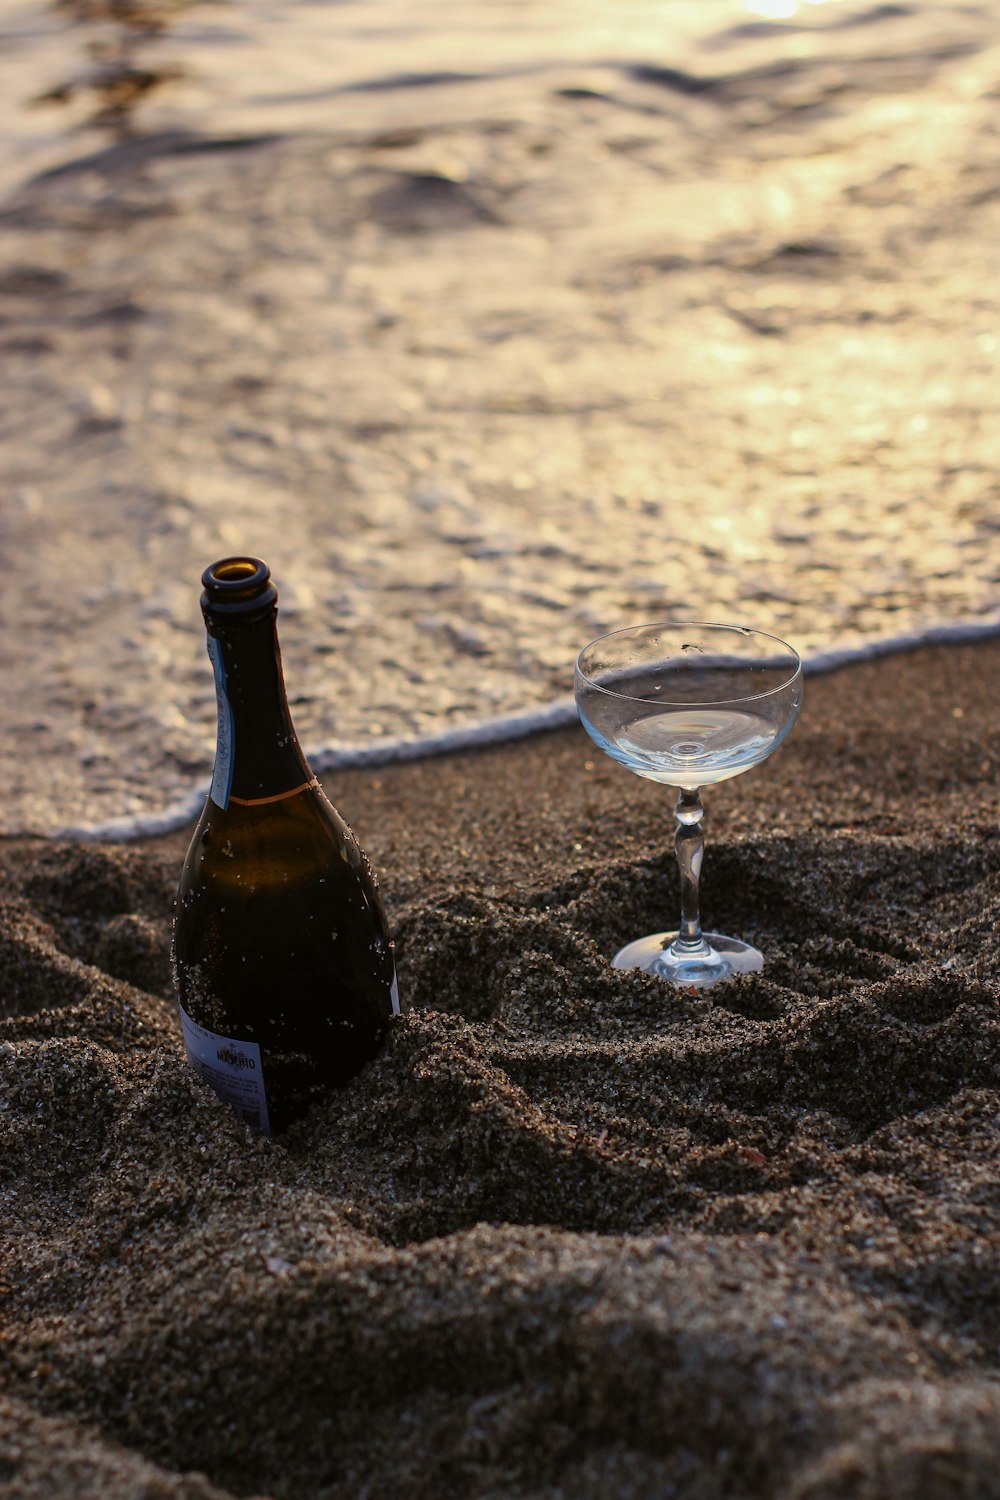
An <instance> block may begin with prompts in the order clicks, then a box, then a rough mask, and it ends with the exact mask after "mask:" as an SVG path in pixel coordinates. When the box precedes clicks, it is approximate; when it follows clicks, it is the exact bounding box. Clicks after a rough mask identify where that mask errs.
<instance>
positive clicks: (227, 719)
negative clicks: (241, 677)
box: [208, 635, 233, 812]
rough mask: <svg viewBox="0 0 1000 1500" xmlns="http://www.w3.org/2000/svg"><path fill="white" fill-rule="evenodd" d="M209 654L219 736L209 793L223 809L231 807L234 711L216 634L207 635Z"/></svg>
mask: <svg viewBox="0 0 1000 1500" xmlns="http://www.w3.org/2000/svg"><path fill="white" fill-rule="evenodd" d="M208 654H209V656H210V657H211V658H212V666H213V667H214V668H215V697H216V701H217V703H218V706H219V737H218V741H217V743H216V750H215V770H214V772H213V773H212V787H211V791H210V792H209V796H210V797H211V799H212V801H213V802H214V803H216V805H217V806H218V807H221V808H222V810H223V812H224V811H225V810H226V808H227V807H228V806H229V793H230V791H231V790H232V785H233V711H232V709H231V708H230V706H229V695H228V693H227V692H226V668H225V664H224V662H223V660H222V647H221V646H220V644H219V642H218V641H217V640H216V639H215V636H214V635H210V636H209V638H208Z"/></svg>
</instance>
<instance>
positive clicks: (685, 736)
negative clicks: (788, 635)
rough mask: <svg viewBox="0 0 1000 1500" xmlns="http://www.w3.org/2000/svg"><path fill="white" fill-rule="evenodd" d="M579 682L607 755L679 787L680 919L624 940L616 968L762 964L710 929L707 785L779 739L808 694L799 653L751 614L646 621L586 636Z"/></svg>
mask: <svg viewBox="0 0 1000 1500" xmlns="http://www.w3.org/2000/svg"><path fill="white" fill-rule="evenodd" d="M575 691H576V706H577V709H578V710H579V714H580V718H581V720H582V722H583V727H584V728H585V729H586V731H587V733H588V734H589V735H590V737H591V739H593V740H594V742H595V743H596V744H598V745H599V746H600V747H601V749H602V750H603V751H604V752H605V753H606V754H607V755H610V756H611V758H612V759H613V760H616V761H618V762H619V763H620V764H621V765H623V766H627V767H628V769H629V770H630V771H634V772H635V773H636V775H637V776H644V777H646V778H647V779H648V780H649V781H659V782H662V783H663V784H664V785H666V786H673V787H677V788H678V792H677V833H676V837H675V848H676V851H677V865H678V868H679V870H680V880H681V922H680V928H679V929H678V930H677V931H676V932H658V933H655V934H653V935H652V936H650V937H643V938H637V939H636V940H635V941H634V942H631V943H628V944H626V946H625V947H624V948H622V949H621V951H620V952H619V953H616V954H615V956H614V958H613V959H612V960H611V962H612V964H613V965H614V967H615V968H616V969H633V968H639V969H645V970H647V972H648V973H650V974H656V975H658V977H659V978H661V979H666V980H669V981H670V982H671V983H672V984H683V985H698V986H707V985H712V984H718V983H719V981H720V980H723V979H728V978H730V976H731V975H733V974H736V973H751V972H753V971H754V970H756V969H761V968H763V966H764V958H763V955H762V954H761V953H760V952H759V951H758V950H757V949H756V948H752V947H751V946H750V944H749V943H744V942H741V941H740V939H739V938H731V937H723V936H721V935H720V934H719V933H717V932H702V930H701V919H700V916H699V911H698V883H699V877H700V875H701V862H702V855H703V853H704V847H705V838H704V834H703V832H702V827H701V819H702V814H703V811H704V809H703V807H702V803H701V795H700V790H701V788H702V787H703V786H710V785H712V784H713V783H714V782H717V781H728V780H729V778H730V777H731V776H738V775H739V774H740V772H741V771H748V770H749V769H750V767H751V766H755V765H757V763H758V762H759V761H762V760H764V759H765V758H766V757H767V756H768V755H770V754H771V752H772V751H773V750H776V749H777V747H778V746H779V745H780V744H781V742H782V740H783V739H784V738H785V736H786V735H787V734H788V732H789V730H790V729H791V727H792V725H793V724H794V723H795V719H796V717H797V715H798V712H799V708H800V707H801V704H802V662H801V661H800V659H799V656H798V653H797V652H796V651H794V650H793V649H792V647H791V646H788V645H786V644H785V642H784V641H779V640H778V638H777V637H776V636H773V635H767V634H765V632H764V631H762V630H749V629H747V628H746V627H745V626H742V625H710V624H702V623H691V624H679V625H677V624H655V625H637V626H634V627H633V628H631V629H629V630H616V631H615V632H614V633H613V634H612V635H606V636H602V637H601V638H600V640H596V641H592V642H591V643H590V645H589V646H585V647H584V649H583V650H582V651H581V652H580V655H579V656H578V657H577V661H576V676H575Z"/></svg>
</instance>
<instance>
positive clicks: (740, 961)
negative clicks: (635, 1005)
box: [611, 932, 764, 989]
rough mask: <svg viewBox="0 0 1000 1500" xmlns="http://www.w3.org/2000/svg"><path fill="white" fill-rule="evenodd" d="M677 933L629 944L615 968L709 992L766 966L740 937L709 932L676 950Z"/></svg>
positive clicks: (760, 956) (656, 934)
mask: <svg viewBox="0 0 1000 1500" xmlns="http://www.w3.org/2000/svg"><path fill="white" fill-rule="evenodd" d="M677 936H678V934H677V933H676V932H657V933H654V934H653V935H652V936H650V937H644V938H636V940H635V942H634V943H626V945H625V947H624V948H622V949H621V950H620V952H618V953H616V954H615V956H614V958H613V959H612V960H611V967H612V968H613V969H645V971H646V973H647V974H655V975H656V977H657V979H665V980H666V981H667V982H668V984H688V985H696V986H697V987H698V988H699V989H707V988H708V986H709V985H712V984H721V983H722V982H723V980H726V979H731V978H732V976H733V975H734V974H756V973H757V972H758V971H759V970H760V969H762V968H763V967H764V955H763V953H761V952H760V951H759V949H757V948H752V947H751V946H750V944H749V943H743V942H741V941H740V939H739V938H731V937H723V936H722V935H721V933H718V932H706V933H704V934H703V935H702V942H701V944H700V945H699V946H696V947H693V948H686V949H685V948H682V947H680V946H678V947H676V948H675V947H674V944H675V942H676V939H677Z"/></svg>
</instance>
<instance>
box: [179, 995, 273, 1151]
mask: <svg viewBox="0 0 1000 1500" xmlns="http://www.w3.org/2000/svg"><path fill="white" fill-rule="evenodd" d="M180 1011H181V1026H182V1027H183V1030H184V1048H185V1050H186V1052H187V1060H188V1062H189V1063H190V1064H191V1066H192V1068H194V1070H195V1072H196V1073H197V1074H199V1076H200V1077H202V1078H204V1080H205V1082H206V1083H207V1084H209V1085H210V1086H211V1087H212V1088H213V1089H214V1090H215V1092H216V1093H217V1094H218V1096H219V1098H220V1099H222V1100H223V1101H224V1102H225V1103H226V1104H231V1105H232V1107H233V1109H235V1111H236V1113H237V1114H238V1115H239V1116H240V1118H241V1119H242V1120H245V1121H246V1123H247V1124H248V1125H250V1126H252V1127H253V1129H254V1130H259V1131H261V1132H262V1133H263V1134H264V1135H270V1134H271V1122H270V1120H269V1119H268V1114H267V1095H266V1094H265V1093H264V1071H263V1069H262V1067H261V1063H260V1048H259V1047H258V1045H257V1043H256V1042H240V1041H237V1040H236V1038H235V1037H231V1036H217V1035H216V1034H215V1032H214V1031H209V1030H208V1029H207V1027H205V1026H199V1025H198V1024H197V1022H195V1021H192V1019H191V1017H190V1016H189V1015H188V1014H187V1012H186V1011H185V1009H184V1007H183V1005H182V1006H181V1007H180Z"/></svg>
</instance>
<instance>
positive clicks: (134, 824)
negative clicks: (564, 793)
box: [4, 620, 1000, 843]
mask: <svg viewBox="0 0 1000 1500" xmlns="http://www.w3.org/2000/svg"><path fill="white" fill-rule="evenodd" d="M997 637H1000V620H998V621H981V622H980V621H952V622H948V623H944V624H940V625H933V626H928V627H927V628H926V629H924V630H921V631H912V632H907V633H904V634H902V635H898V636H886V637H883V638H881V639H875V640H871V641H866V642H864V643H862V644H860V645H857V646H849V647H830V648H829V649H827V650H824V651H820V652H817V653H815V654H813V655H811V656H808V657H806V658H805V659H804V662H803V670H804V673H805V676H806V678H807V679H812V678H815V677H819V676H822V675H825V674H827V673H830V672H838V671H841V670H843V669H844V668H848V667H851V666H856V665H860V664H862V663H865V662H871V661H878V660H881V659H882V658H884V657H886V656H895V655H899V654H905V653H909V652H914V651H920V650H923V649H925V648H930V647H940V646H963V645H972V644H975V643H978V642H988V641H991V640H994V639H996V638H997ZM576 723H577V713H576V707H575V704H574V701H573V698H572V697H571V696H567V697H564V698H558V699H556V700H554V701H553V702H550V703H548V704H545V705H542V706H541V707H538V708H529V709H523V710H519V711H517V712H515V713H511V714H501V715H498V716H497V717H495V718H488V719H480V720H476V721H473V722H472V723H470V724H466V725H462V726H460V727H459V728H456V729H452V730H443V731H441V732H439V733H432V734H429V735H425V736H421V737H419V738H416V739H410V740H393V739H381V740H373V741H372V742H371V743H369V744H360V745H348V746H337V745H326V746H320V747H319V748H318V749H316V750H313V751H307V752H306V758H307V760H308V761H309V764H310V765H311V766H312V767H313V769H314V770H315V772H316V773H317V775H319V776H320V777H321V778H322V777H323V776H324V775H329V774H333V773H339V772H341V771H349V770H357V769H364V768H382V767H387V766H393V765H402V764H406V763H407V762H410V761H415V760H426V759H435V758H437V757H438V756H446V755H460V754H463V753H464V752H466V751H469V750H477V749H482V748H485V747H487V746H494V745H506V744H516V743H517V742H518V741H520V740H523V739H526V738H529V737H534V736H536V735H544V734H548V733H551V732H552V731H554V730H558V729H564V728H567V727H569V726H571V725H574V724H576ZM210 778H211V772H210V771H208V772H207V774H206V777H205V780H204V782H202V783H200V784H199V785H198V786H197V787H192V789H191V791H190V793H189V795H188V796H187V797H186V798H185V799H184V800H183V801H182V802H181V803H180V804H175V805H173V806H171V807H167V808H165V809H163V810H162V811H161V812H158V813H150V814H140V815H136V816H133V817H121V818H111V819H107V820H105V821H103V822H100V823H96V824H87V823H70V824H64V825H61V826H59V827H57V828H55V829H53V830H48V831H46V830H41V831H37V830H31V831H28V832H24V833H18V832H14V833H10V834H7V835H4V836H5V837H8V838H45V839H53V840H58V841H66V840H69V841H78V842H95V843H105V842H107V843H131V842H135V841H137V840H141V839H147V838H156V837H159V836H161V835H165V834H169V833H172V832H174V831H175V830H176V829H178V828H184V827H186V826H187V825H188V824H189V823H190V822H191V821H192V820H193V819H196V818H197V817H198V815H199V813H200V811H201V808H202V806H203V803H204V799H205V795H206V785H207V782H208V780H210Z"/></svg>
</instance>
